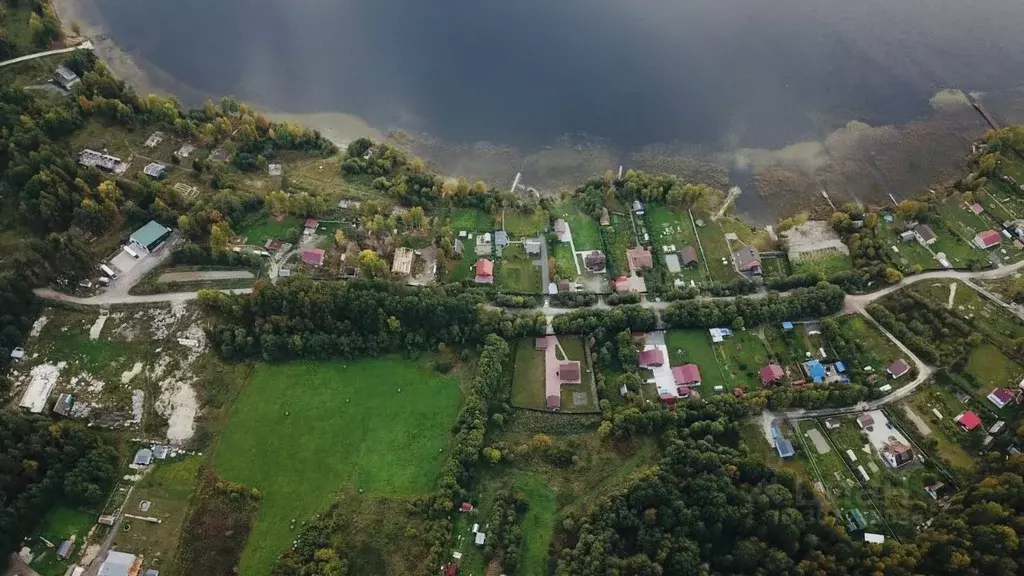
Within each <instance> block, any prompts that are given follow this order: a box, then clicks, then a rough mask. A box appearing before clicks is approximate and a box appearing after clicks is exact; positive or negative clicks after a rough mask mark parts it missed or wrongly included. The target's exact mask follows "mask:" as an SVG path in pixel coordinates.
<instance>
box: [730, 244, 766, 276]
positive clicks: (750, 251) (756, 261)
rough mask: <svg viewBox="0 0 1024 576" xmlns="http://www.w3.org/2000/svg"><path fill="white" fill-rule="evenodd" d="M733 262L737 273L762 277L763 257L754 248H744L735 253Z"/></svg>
mask: <svg viewBox="0 0 1024 576" xmlns="http://www.w3.org/2000/svg"><path fill="white" fill-rule="evenodd" d="M732 262H733V266H735V267H736V271H737V272H739V273H740V274H743V275H744V276H760V275H761V255H760V254H759V253H758V251H757V248H754V247H753V246H744V247H743V248H740V249H739V250H737V251H735V252H733V253H732Z"/></svg>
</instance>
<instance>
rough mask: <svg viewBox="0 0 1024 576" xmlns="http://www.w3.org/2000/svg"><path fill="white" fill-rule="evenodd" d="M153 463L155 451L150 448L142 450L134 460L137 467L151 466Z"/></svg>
mask: <svg viewBox="0 0 1024 576" xmlns="http://www.w3.org/2000/svg"><path fill="white" fill-rule="evenodd" d="M152 461H153V451H152V450H150V449H149V448H142V449H140V450H139V451H138V452H136V453H135V459H134V460H132V464H134V465H136V466H149V463H150V462H152Z"/></svg>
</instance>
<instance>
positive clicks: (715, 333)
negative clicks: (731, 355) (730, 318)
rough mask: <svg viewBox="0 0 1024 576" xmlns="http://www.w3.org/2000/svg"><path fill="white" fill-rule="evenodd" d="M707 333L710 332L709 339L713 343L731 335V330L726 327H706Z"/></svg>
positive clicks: (720, 341) (717, 342)
mask: <svg viewBox="0 0 1024 576" xmlns="http://www.w3.org/2000/svg"><path fill="white" fill-rule="evenodd" d="M708 333H709V334H711V341H712V342H713V343H715V344H720V343H722V342H725V339H726V338H728V337H729V336H732V330H729V329H728V328H708Z"/></svg>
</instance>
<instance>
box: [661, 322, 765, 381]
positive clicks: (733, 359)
mask: <svg viewBox="0 0 1024 576" xmlns="http://www.w3.org/2000/svg"><path fill="white" fill-rule="evenodd" d="M665 345H666V346H667V347H668V352H669V360H670V364H672V365H673V366H676V365H679V364H687V363H693V364H696V365H697V367H698V368H699V369H700V375H701V379H702V383H701V390H700V392H701V393H702V394H711V393H712V390H713V388H714V387H715V386H723V387H724V388H725V390H726V391H729V390H732V389H733V388H735V387H737V386H741V387H743V388H745V389H746V390H753V389H755V388H757V386H758V384H759V379H758V371H759V370H760V369H761V367H762V366H764V365H765V364H767V362H768V358H769V354H768V351H767V349H766V347H765V343H764V341H762V340H761V338H760V336H759V335H758V332H757V331H754V330H745V331H739V332H736V333H734V335H733V336H732V337H730V338H726V340H725V342H723V343H721V344H713V343H712V342H711V336H710V335H709V334H708V332H707V330H670V331H668V332H666V333H665Z"/></svg>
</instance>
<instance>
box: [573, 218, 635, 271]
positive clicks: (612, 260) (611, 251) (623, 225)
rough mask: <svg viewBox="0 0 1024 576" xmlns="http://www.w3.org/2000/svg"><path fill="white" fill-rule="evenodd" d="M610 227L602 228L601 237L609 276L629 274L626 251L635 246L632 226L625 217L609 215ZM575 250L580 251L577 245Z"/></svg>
mask: <svg viewBox="0 0 1024 576" xmlns="http://www.w3.org/2000/svg"><path fill="white" fill-rule="evenodd" d="M611 223H612V224H611V226H602V227H601V235H602V236H603V238H604V242H605V244H606V245H607V250H606V252H605V256H607V257H608V272H609V276H613V275H615V274H616V273H617V274H629V264H628V263H627V262H626V251H627V250H629V249H630V248H632V247H633V246H635V245H636V238H635V237H634V236H633V225H632V223H631V222H630V220H629V217H627V216H620V215H619V214H612V215H611ZM576 249H577V250H581V248H580V246H579V244H576Z"/></svg>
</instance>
